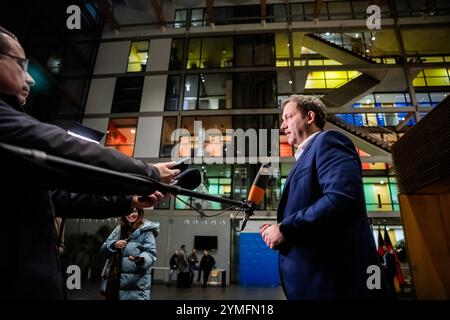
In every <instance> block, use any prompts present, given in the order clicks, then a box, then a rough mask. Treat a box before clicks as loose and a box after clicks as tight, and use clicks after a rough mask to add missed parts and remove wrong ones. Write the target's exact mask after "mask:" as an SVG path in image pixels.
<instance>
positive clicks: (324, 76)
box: [305, 71, 361, 89]
mask: <svg viewBox="0 0 450 320" xmlns="http://www.w3.org/2000/svg"><path fill="white" fill-rule="evenodd" d="M360 74H361V73H360V72H358V71H313V72H310V73H309V74H308V78H307V80H306V85H305V89H335V88H339V87H341V86H343V85H344V84H346V83H347V82H349V81H351V80H352V79H354V78H356V77H357V76H358V75H360Z"/></svg>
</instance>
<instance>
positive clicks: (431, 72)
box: [424, 68, 448, 78]
mask: <svg viewBox="0 0 450 320" xmlns="http://www.w3.org/2000/svg"><path fill="white" fill-rule="evenodd" d="M424 73H425V77H427V78H428V77H447V76H448V75H447V70H446V69H444V68H442V69H424Z"/></svg>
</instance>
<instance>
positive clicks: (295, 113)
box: [281, 101, 311, 147]
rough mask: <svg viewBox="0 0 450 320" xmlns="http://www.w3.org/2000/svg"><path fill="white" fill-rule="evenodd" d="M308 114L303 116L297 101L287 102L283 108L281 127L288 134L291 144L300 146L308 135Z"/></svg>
mask: <svg viewBox="0 0 450 320" xmlns="http://www.w3.org/2000/svg"><path fill="white" fill-rule="evenodd" d="M308 118H309V117H308V116H306V117H305V116H303V115H302V113H301V112H300V110H299V109H298V108H297V106H296V104H295V102H292V101H291V102H289V103H287V104H286V105H285V106H284V108H283V116H282V119H283V122H282V123H281V129H283V130H284V133H285V134H286V136H287V139H288V143H289V144H290V145H293V146H296V147H298V146H299V145H300V143H302V142H303V141H304V140H305V139H306V138H307V137H308V135H307V134H308V133H307V127H308V123H309V122H310V121H311V120H310V119H308Z"/></svg>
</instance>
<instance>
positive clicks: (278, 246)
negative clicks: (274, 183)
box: [261, 95, 385, 299]
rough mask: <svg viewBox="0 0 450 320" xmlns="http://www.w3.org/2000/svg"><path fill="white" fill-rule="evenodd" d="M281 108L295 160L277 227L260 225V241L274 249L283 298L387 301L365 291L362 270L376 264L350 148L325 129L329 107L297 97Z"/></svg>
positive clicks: (356, 159)
mask: <svg viewBox="0 0 450 320" xmlns="http://www.w3.org/2000/svg"><path fill="white" fill-rule="evenodd" d="M282 107H283V117H282V119H283V123H282V125H281V129H282V130H284V132H285V134H286V136H287V139H288V142H289V144H290V145H293V146H295V147H297V152H296V153H295V158H296V160H297V161H296V163H295V164H294V167H293V169H292V171H291V172H290V173H289V176H288V178H287V180H286V183H285V186H284V190H283V194H282V196H281V200H280V204H279V207H278V214H277V220H278V224H274V225H265V226H264V227H263V228H262V229H261V235H262V237H263V240H264V241H265V243H266V244H267V245H268V246H269V247H270V248H272V249H275V250H279V253H280V254H279V266H280V275H281V282H282V286H283V289H284V292H285V294H286V297H287V298H288V299H352V298H357V299H361V298H362V299H367V298H384V297H385V288H384V285H383V286H382V287H381V286H378V288H379V289H377V288H374V289H369V288H368V285H367V280H368V278H369V277H370V276H371V275H372V273H370V272H369V273H368V271H367V268H368V267H369V266H370V265H376V266H379V261H378V258H377V254H376V250H375V243H374V240H373V237H372V234H371V232H370V228H369V223H368V218H367V213H366V208H365V204H364V193H363V187H362V180H361V162H360V159H359V156H358V154H357V152H356V149H355V146H354V145H353V143H352V142H351V140H349V139H348V138H347V137H346V136H344V135H342V134H341V133H339V132H336V131H323V128H324V126H325V122H326V108H325V106H324V104H323V103H322V102H321V101H320V100H319V99H317V98H314V97H310V96H295V95H294V96H290V97H289V98H288V99H287V100H285V101H284V102H283V104H282ZM378 270H380V269H378ZM378 276H379V277H381V273H380V272H378ZM379 280H380V281H379V282H378V283H384V282H383V281H381V279H379ZM369 282H370V281H369Z"/></svg>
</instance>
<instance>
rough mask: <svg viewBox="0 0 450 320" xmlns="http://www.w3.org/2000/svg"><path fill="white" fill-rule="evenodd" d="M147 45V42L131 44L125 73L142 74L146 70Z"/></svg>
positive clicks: (133, 42)
mask: <svg viewBox="0 0 450 320" xmlns="http://www.w3.org/2000/svg"><path fill="white" fill-rule="evenodd" d="M149 43H150V42H149V41H132V42H131V49H130V55H129V56H128V67H127V72H142V71H145V70H146V66H147V60H148V48H149Z"/></svg>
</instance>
